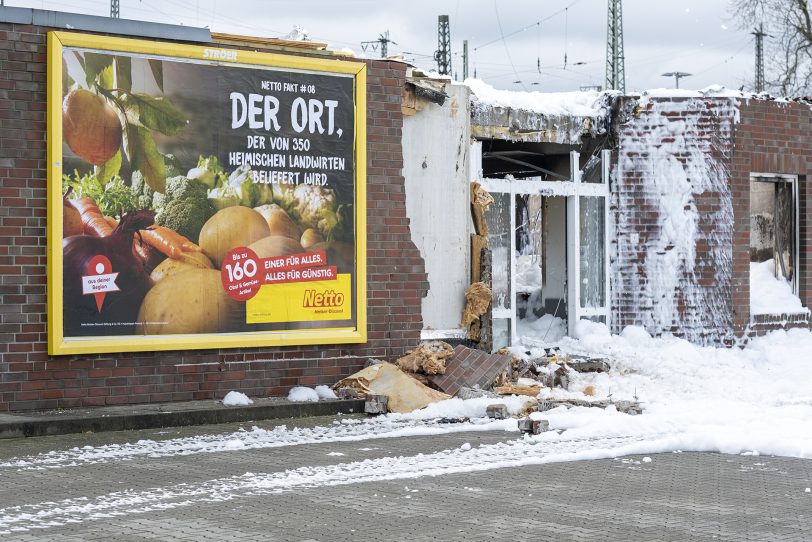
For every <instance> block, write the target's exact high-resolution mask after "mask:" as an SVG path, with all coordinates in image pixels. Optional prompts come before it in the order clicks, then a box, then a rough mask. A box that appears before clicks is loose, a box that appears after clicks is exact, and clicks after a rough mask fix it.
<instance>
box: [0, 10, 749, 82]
mask: <svg viewBox="0 0 812 542" xmlns="http://www.w3.org/2000/svg"><path fill="white" fill-rule="evenodd" d="M5 5H6V6H18V7H33V8H39V9H49V10H58V11H69V12H75V13H86V14H92V15H109V13H110V2H109V0H64V1H62V0H28V1H20V0H5ZM120 5H121V17H122V18H127V19H137V20H146V21H159V22H166V23H174V24H184V25H190V26H208V27H209V28H210V29H211V30H212V31H216V32H227V33H234V34H247V35H254V36H267V37H279V36H282V35H284V34H287V33H288V32H290V30H291V29H292V28H293V26H294V25H300V26H303V27H304V28H305V29H307V30H308V31H309V32H310V35H311V37H312V39H313V40H314V41H325V42H328V43H329V44H330V47H331V48H336V49H340V48H344V47H349V48H351V49H353V50H354V51H355V52H356V53H359V54H360V53H362V52H363V51H362V48H361V41H367V40H375V39H377V38H378V36H379V34H381V33H383V32H385V31H387V30H388V31H389V36H390V39H392V40H394V42H396V45H394V44H392V45H390V46H389V47H390V49H389V54H390V55H391V54H402V55H403V56H405V57H406V58H407V59H409V60H411V61H413V62H414V63H415V64H417V65H418V66H420V67H422V68H435V67H436V64H435V63H434V61H433V59H432V55H433V53H434V51H435V50H436V49H437V16H438V15H441V14H443V15H448V16H449V18H450V26H451V45H452V52H453V54H454V55H453V57H452V66H453V70H454V72H455V73H458V76H459V78H462V41H463V40H464V39H467V40H468V43H469V51H470V61H469V76H473V73H474V71H475V70H476V75H477V77H479V78H480V79H483V80H485V81H486V82H488V83H490V84H491V85H493V86H494V87H497V88H511V89H517V90H521V89H526V90H540V91H564V90H577V89H578V88H579V87H581V86H583V85H604V79H605V56H606V11H607V1H606V0H498V1H497V0H431V1H427V0H410V1H405V2H404V1H398V2H386V1H383V0H298V1H295V2H294V1H277V0H120ZM565 8H566V9H565ZM537 21H541V23H540V24H536V22H537ZM522 29H525V30H522ZM623 31H624V45H625V64H626V90H627V91H631V90H641V89H647V88H660V87H673V86H674V80H673V78H666V77H663V76H662V75H661V74H662V73H665V72H673V71H683V72H689V73H692V74H693V76H692V77H689V78H685V79H683V80H681V81H680V86H681V87H683V88H704V87H706V86H708V85H711V84H715V83H718V84H722V85H725V86H727V87H730V88H739V87H740V86H742V85H745V88H752V79H753V71H754V68H753V64H754V45H753V36H752V35H750V34H749V31H747V30H742V29H740V28H739V27H738V24H737V21H736V19H735V18H734V17H733V15H732V14H731V12H730V10H729V1H728V0H624V2H623ZM502 36H504V39H502ZM366 54H367V55H368V56H377V55H378V53H376V52H373V51H371V50H368V51H367V52H366ZM565 57H566V66H565V65H564V63H565ZM538 66H540V67H541V69H540V70H539V69H538Z"/></svg>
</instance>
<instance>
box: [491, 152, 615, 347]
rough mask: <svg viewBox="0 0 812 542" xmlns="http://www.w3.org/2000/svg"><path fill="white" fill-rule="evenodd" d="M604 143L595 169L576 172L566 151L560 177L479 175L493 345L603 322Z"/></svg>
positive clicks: (573, 156) (552, 337) (549, 337)
mask: <svg viewBox="0 0 812 542" xmlns="http://www.w3.org/2000/svg"><path fill="white" fill-rule="evenodd" d="M609 158H610V155H609V151H602V152H601V155H600V157H599V160H600V161H601V168H600V175H597V176H595V177H596V178H594V179H587V180H582V178H581V176H582V175H581V173H582V172H581V171H580V169H579V167H578V166H579V154H578V153H577V152H572V153H570V170H571V178H570V179H568V180H566V181H543V180H540V179H537V178H527V179H513V178H506V179H483V181H482V186H483V187H484V188H485V189H486V190H488V192H490V194H491V195H492V196H493V198H494V204H493V205H492V206H491V208H490V211H489V212H488V213H487V214H486V217H487V220H488V231H489V235H488V241H489V246H490V249H491V251H492V254H493V288H492V289H493V304H492V307H493V312H492V316H493V337H494V345H493V346H494V349H498V348H501V347H502V346H507V345H509V344H515V343H517V342H518V341H519V339H520V338H521V340H522V341H524V342H529V343H532V342H534V341H536V342H554V341H556V340H558V339H560V338H561V337H562V336H563V335H565V334H569V335H572V334H573V333H574V332H575V324H576V323H577V322H578V320H580V319H582V318H587V319H590V320H594V321H599V322H603V323H605V324H607V325H608V324H609V316H610V312H609V276H608V264H609V255H608V243H607V211H608V203H607V201H606V200H607V197H608V195H609V181H608V180H609V175H608V173H609Z"/></svg>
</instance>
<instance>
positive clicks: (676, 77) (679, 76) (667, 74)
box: [663, 72, 693, 88]
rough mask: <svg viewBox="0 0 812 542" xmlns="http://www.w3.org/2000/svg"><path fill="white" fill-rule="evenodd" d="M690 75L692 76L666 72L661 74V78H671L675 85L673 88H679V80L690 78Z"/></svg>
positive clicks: (684, 73) (683, 73)
mask: <svg viewBox="0 0 812 542" xmlns="http://www.w3.org/2000/svg"><path fill="white" fill-rule="evenodd" d="M692 75H693V74H692V73H686V72H666V73H664V74H663V77H673V78H674V84H675V85H676V86H675V87H674V88H679V80H680V79H682V78H683V77H690V76H692Z"/></svg>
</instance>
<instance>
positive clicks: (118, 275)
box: [0, 7, 812, 411]
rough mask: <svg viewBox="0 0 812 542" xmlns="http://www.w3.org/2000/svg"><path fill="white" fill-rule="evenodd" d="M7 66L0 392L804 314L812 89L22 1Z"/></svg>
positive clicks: (744, 332)
mask: <svg viewBox="0 0 812 542" xmlns="http://www.w3.org/2000/svg"><path fill="white" fill-rule="evenodd" d="M0 67H2V76H0V96H1V97H2V101H1V102H0V204H2V205H0V269H2V279H1V282H0V339H2V340H0V410H17V411H19V410H32V409H52V408H72V407H78V406H100V405H114V404H127V403H150V402H155V403H157V402H164V401H189V400H200V399H219V398H222V397H223V396H224V395H225V393H226V392H228V391H231V390H240V391H242V392H244V393H246V394H248V395H253V396H268V395H283V394H285V393H287V391H288V390H289V389H290V388H291V387H293V386H299V385H304V386H314V385H318V384H330V385H332V384H334V383H336V382H337V381H339V380H341V379H342V378H344V377H346V376H348V375H351V374H353V373H355V372H357V371H358V370H360V369H362V368H363V367H364V366H365V364H366V362H367V360H368V359H370V358H377V359H386V360H394V359H396V358H398V357H400V356H403V354H404V353H405V352H406V351H407V350H409V349H412V348H415V346H416V345H417V344H419V343H420V341H421V340H430V339H442V340H446V341H448V342H462V343H465V344H466V345H468V346H473V347H476V348H479V349H482V350H485V351H488V352H493V351H496V350H499V349H500V348H501V347H504V346H509V345H517V344H541V343H544V344H553V343H555V342H556V341H558V340H559V339H561V338H562V337H564V336H567V335H570V336H577V335H578V331H579V327H581V326H584V325H587V324H583V323H581V322H583V321H591V322H593V323H602V324H604V325H606V326H607V328H608V329H609V330H611V331H612V332H614V333H619V332H621V331H622V330H623V329H624V328H625V327H626V326H629V325H635V326H641V327H643V328H645V329H646V331H647V332H648V333H650V334H651V335H655V336H658V335H665V334H673V335H677V336H681V337H684V338H686V339H687V340H689V341H691V342H695V343H700V344H723V345H734V344H736V343H737V342H740V341H743V340H746V339H747V337H749V336H752V335H754V334H760V333H763V332H766V331H767V330H771V329H777V328H789V327H798V326H804V327H807V326H808V325H809V310H808V307H809V306H810V302H812V265H810V257H812V248H810V245H809V242H810V241H809V240H810V238H812V235H810V234H812V232H811V231H810V228H812V224H810V220H809V214H810V212H809V202H810V197H812V186H811V185H810V182H809V178H808V176H809V174H810V173H811V172H812V171H810V170H811V169H812V160H810V159H809V158H808V157H809V156H810V155H811V153H810V150H812V133H810V130H812V110H810V104H809V103H806V102H803V101H792V100H781V99H775V98H771V97H769V96H766V95H756V96H750V95H746V94H742V93H739V92H729V91H726V90H724V89H721V88H711V89H706V90H705V91H701V92H685V91H672V92H669V91H659V92H649V93H641V94H636V95H628V96H621V95H618V94H616V93H612V92H604V93H599V92H576V93H564V94H544V93H515V92H507V91H498V90H495V89H493V88H491V87H489V86H488V85H486V84H484V83H482V82H481V81H476V80H473V81H468V82H467V83H466V84H459V83H454V82H451V81H450V80H446V79H441V78H436V77H435V78H433V77H428V76H426V75H424V74H422V73H421V72H419V71H418V70H416V69H414V68H412V67H410V66H408V65H407V64H405V63H403V62H401V61H398V60H386V59H380V60H379V59H375V60H372V59H358V58H354V57H352V56H348V55H347V54H346V53H338V52H332V51H329V50H327V49H326V45H325V44H317V43H313V42H305V43H299V42H291V41H284V40H270V39H261V38H250V37H245V36H233V35H225V34H216V33H211V32H209V30H208V29H200V28H192V27H176V26H172V25H160V24H153V23H137V22H135V21H126V20H116V21H111V20H109V19H107V18H102V17H90V16H81V15H74V14H66V13H58V12H51V11H44V10H32V9H22V8H8V7H2V8H0ZM94 111H95V112H96V113H98V115H97V114H96V113H93V114H92V115H91V114H90V113H89V112H94ZM88 115H89V117H88ZM82 118H93V119H94V120H93V122H92V123H89V124H85V123H82V122H74V121H75V119H82ZM192 202H197V203H192ZM193 205H194V206H195V207H194V209H195V210H196V212H195V213H189V212H187V211H188V210H189V209H190V208H191V206H193ZM125 210H128V211H129V212H125ZM153 216H154V221H155V223H156V224H157V227H155V226H154V225H150V223H149V221H150V220H151V219H152V218H153ZM159 228H163V229H159ZM156 230H157V231H156ZM155 236H158V238H157V239H155V238H154V237H155ZM150 243H152V244H150ZM121 247H124V249H121ZM160 249H163V252H162V251H161V250H160ZM122 255H123V256H124V257H123V259H122V258H121V256H122ZM258 273H259V274H258ZM105 311H113V312H114V313H115V314H114V315H113V316H111V315H110V313H109V312H105Z"/></svg>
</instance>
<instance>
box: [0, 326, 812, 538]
mask: <svg viewBox="0 0 812 542" xmlns="http://www.w3.org/2000/svg"><path fill="white" fill-rule="evenodd" d="M577 332H578V333H577V335H578V337H579V338H578V339H573V338H564V339H562V340H561V341H560V342H559V343H558V344H559V347H560V348H561V349H562V351H563V352H569V353H579V354H600V355H605V356H606V357H607V358H608V359H609V362H610V364H611V367H612V369H611V371H610V372H609V373H590V374H578V373H574V372H571V374H570V386H569V390H562V389H552V390H551V389H544V390H542V393H541V397H542V398H544V397H550V396H553V397H559V398H578V399H586V400H590V399H593V400H594V399H605V398H607V397H611V399H612V400H621V399H633V398H635V397H637V398H638V399H639V400H640V401H641V402H642V404H643V407H644V413H643V414H642V415H638V416H631V415H627V414H622V413H620V412H618V411H617V410H616V409H615V408H614V407H612V406H610V407H609V408H606V409H600V408H587V407H573V408H570V409H567V408H565V407H559V408H556V409H553V410H550V411H546V412H542V413H535V414H533V417H538V418H543V419H547V420H549V422H550V427H551V429H552V430H551V431H549V432H546V433H543V434H541V435H537V436H529V435H522V434H519V433H518V432H517V427H516V420H515V419H508V420H499V421H496V420H488V419H487V418H485V417H484V416H485V408H486V407H487V405H488V404H490V403H497V402H503V403H506V404H507V405H508V407H509V410H510V411H511V413H512V414H514V415H517V414H518V413H519V412H520V411H521V410H522V409H523V407H524V406H525V404H526V398H523V397H515V396H514V397H503V398H499V399H472V400H467V401H463V400H460V399H451V400H448V401H443V402H440V403H435V404H433V405H430V406H429V407H427V408H426V409H423V410H420V411H416V412H412V413H409V414H390V415H387V416H381V417H376V418H364V419H339V420H336V421H334V422H333V423H331V424H328V425H326V426H321V427H312V428H296V427H292V428H289V427H285V426H279V427H276V428H274V429H270V430H267V429H261V428H258V427H254V428H252V429H250V430H242V431H237V432H231V433H225V434H215V435H199V436H192V437H185V438H175V439H168V440H162V441H158V440H140V441H137V442H134V443H129V444H123V445H119V444H117V445H104V446H85V447H77V448H72V449H66V450H53V451H50V452H48V453H43V454H39V455H35V456H26V457H15V458H10V459H6V460H4V461H2V462H0V477H2V476H3V472H4V471H5V472H9V471H12V470H13V471H21V470H23V471H24V470H29V469H37V470H39V469H64V468H80V467H82V466H85V465H92V464H96V463H108V462H117V461H129V460H136V459H137V460H141V461H150V460H151V459H153V458H161V457H168V456H178V455H192V454H201V453H214V452H218V453H240V452H242V451H245V450H248V449H257V448H277V447H284V446H291V447H294V446H299V445H324V449H325V454H326V455H327V456H330V457H335V460H336V463H334V464H329V465H302V466H301V467H299V468H293V469H290V470H285V471H281V472H247V473H245V474H242V475H239V476H229V477H218V478H212V479H211V480H207V481H204V482H200V483H183V484H174V485H168V486H166V487H160V488H150V489H144V490H128V491H117V492H111V493H107V494H104V495H98V496H96V497H92V498H85V497H82V498H68V499H64V500H62V501H56V502H51V501H49V502H43V503H35V504H26V505H20V506H16V505H15V506H9V507H6V508H0V533H8V532H12V531H17V530H20V531H25V530H28V529H32V528H43V527H47V526H52V525H60V524H64V523H66V522H76V521H84V520H89V519H95V518H101V517H114V516H120V515H129V514H134V513H144V512H149V511H151V510H164V509H171V508H177V507H183V506H189V505H190V504H193V503H196V502H211V501H218V500H228V499H233V498H240V497H248V496H254V495H260V494H271V493H284V492H287V491H295V490H300V489H303V488H318V487H326V486H336V485H346V484H357V483H363V482H374V481H378V480H408V479H414V478H420V477H424V476H440V475H444V474H451V473H463V472H474V471H487V470H493V469H503V468H512V467H517V466H524V465H541V464H545V463H554V462H562V461H578V460H591V459H600V458H615V457H621V456H625V455H631V454H641V455H647V456H648V455H649V454H655V453H666V452H673V453H679V452H682V451H708V452H721V453H727V454H747V455H756V454H774V455H782V456H790V457H798V458H812V378H810V377H809V376H808V375H809V372H810V367H811V366H812V355H810V354H809V352H812V333H810V332H809V331H807V330H791V331H789V332H774V333H772V334H771V335H769V336H767V337H763V338H758V339H754V340H752V341H751V342H750V343H749V344H748V345H747V346H746V347H744V348H731V349H717V348H711V347H699V346H695V345H693V344H690V343H688V342H686V341H684V340H680V339H676V338H661V339H653V338H651V337H649V336H648V335H647V334H646V333H645V331H643V330H642V329H641V328H627V329H626V330H625V331H624V332H623V333H622V334H621V335H619V336H613V335H610V334H609V333H608V331H607V330H606V328H605V327H604V326H603V325H601V324H595V323H592V322H587V321H584V322H582V323H581V325H580V326H579V328H578V330H577ZM514 350H515V351H516V353H517V354H520V355H524V356H527V355H530V356H536V355H540V354H541V351H540V350H534V349H533V348H530V350H526V349H525V348H522V347H515V348H514ZM528 352H529V354H528ZM587 386H591V387H592V388H594V390H595V394H594V396H588V395H585V394H584V393H582V391H583V390H584V389H585V388H586V387H587ZM314 393H315V391H314ZM449 418H451V419H449ZM465 418H470V419H467V420H466V419H465ZM468 431H500V432H503V434H505V436H506V438H505V440H504V441H503V442H497V443H486V444H481V445H478V446H472V445H471V444H469V443H464V444H463V445H462V446H458V447H454V448H450V449H446V450H440V451H436V452H432V453H420V454H416V455H408V456H387V457H378V458H372V459H369V458H367V459H363V460H357V459H354V458H351V457H347V458H345V457H344V455H345V453H344V452H336V451H335V449H334V448H333V447H331V446H330V443H338V442H358V443H359V445H361V446H366V447H360V448H358V450H368V449H374V448H369V447H368V446H370V445H372V444H373V443H372V442H371V441H373V440H374V439H382V438H387V439H388V438H398V437H415V436H429V437H430V436H432V435H441V434H448V433H463V432H468ZM365 441H368V443H366V444H360V443H364V442H365ZM331 448H332V449H331ZM292 453H295V452H293V450H292ZM643 461H646V462H651V461H654V462H656V461H657V458H656V456H655V457H654V458H651V457H645V458H644V459H643ZM807 485H808V484H807Z"/></svg>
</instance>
